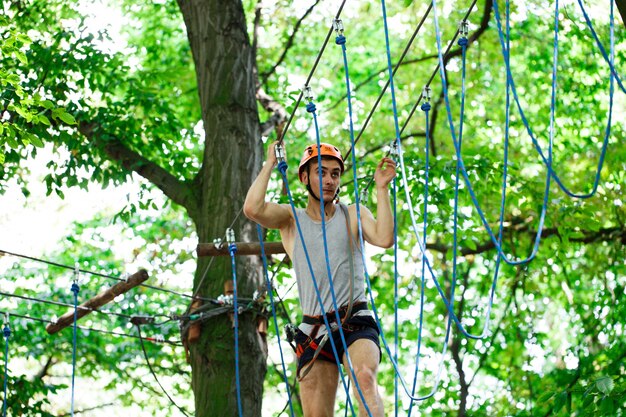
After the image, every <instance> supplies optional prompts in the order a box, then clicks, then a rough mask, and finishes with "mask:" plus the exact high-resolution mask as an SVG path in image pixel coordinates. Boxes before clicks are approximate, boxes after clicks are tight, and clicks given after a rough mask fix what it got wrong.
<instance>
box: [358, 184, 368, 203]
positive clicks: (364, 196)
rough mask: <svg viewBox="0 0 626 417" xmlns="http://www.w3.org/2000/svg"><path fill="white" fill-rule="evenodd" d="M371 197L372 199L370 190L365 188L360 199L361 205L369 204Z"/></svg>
mask: <svg viewBox="0 0 626 417" xmlns="http://www.w3.org/2000/svg"><path fill="white" fill-rule="evenodd" d="M369 197H370V193H369V189H368V188H367V187H364V188H363V189H361V195H360V197H359V201H360V203H361V204H367V202H368V200H369Z"/></svg>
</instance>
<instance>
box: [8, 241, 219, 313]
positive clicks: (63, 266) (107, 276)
mask: <svg viewBox="0 0 626 417" xmlns="http://www.w3.org/2000/svg"><path fill="white" fill-rule="evenodd" d="M3 253H4V254H6V255H11V256H15V257H18V258H23V259H28V260H31V261H36V262H41V263H44V264H46V265H51V266H56V267H59V268H63V269H68V270H71V271H74V270H75V269H76V268H75V267H73V266H69V265H64V264H60V263H58V262H53V261H48V260H45V259H41V258H36V257H34V256H29V255H22V254H19V253H15V252H9V251H6V250H4V249H0V254H3ZM78 272H80V273H81V274H89V275H93V276H96V277H100V278H108V279H112V280H115V281H119V282H126V279H124V278H120V277H116V276H113V275H107V274H103V273H100V272H94V271H90V270H87V269H80V268H79V269H78ZM138 286H140V287H144V288H149V289H151V290H155V291H161V292H166V293H170V294H174V295H177V296H180V297H185V298H194V297H193V296H192V295H189V294H183V293H180V292H177V291H174V290H169V289H167V288H162V287H155V286H153V285H148V284H139V285H138ZM195 298H199V299H201V300H204V301H213V300H211V299H209V298H203V297H195Z"/></svg>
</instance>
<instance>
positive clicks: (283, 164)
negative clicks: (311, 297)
mask: <svg viewBox="0 0 626 417" xmlns="http://www.w3.org/2000/svg"><path fill="white" fill-rule="evenodd" d="M277 169H278V171H279V172H280V174H281V176H282V179H283V183H284V184H285V189H286V191H287V198H288V200H289V204H290V206H291V210H292V212H293V216H294V220H295V223H296V229H297V230H298V237H299V238H300V243H301V245H302V249H303V251H304V257H305V260H306V263H307V267H308V269H309V273H310V274H311V278H312V281H313V288H314V289H315V295H316V297H317V302H318V304H319V306H320V309H321V313H322V319H323V320H324V325H325V326H326V332H327V333H328V335H329V342H330V346H331V348H332V351H333V355H334V358H335V361H336V363H337V368H338V370H339V376H340V377H341V383H342V385H343V387H344V390H346V392H349V391H348V389H347V385H346V380H345V378H344V374H343V371H342V370H341V360H340V359H339V354H338V353H337V348H336V346H335V341H334V340H333V338H332V337H330V335H332V328H331V326H330V323H329V321H328V317H327V316H326V310H325V308H324V303H323V301H322V296H321V294H320V290H319V286H318V284H317V279H316V278H315V273H314V272H313V266H312V264H311V259H310V257H309V253H308V251H307V250H306V242H305V241H304V235H303V233H302V228H301V226H300V220H299V219H298V213H297V211H296V206H295V204H294V201H293V196H292V194H291V189H290V188H289V181H288V180H287V163H286V162H285V161H281V162H280V163H279V164H278V166H277ZM339 329H340V331H341V327H340V328H339ZM347 397H348V404H349V405H350V409H351V410H352V415H353V416H354V415H355V412H354V407H353V405H352V402H351V400H350V395H347Z"/></svg>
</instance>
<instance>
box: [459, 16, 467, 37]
mask: <svg viewBox="0 0 626 417" xmlns="http://www.w3.org/2000/svg"><path fill="white" fill-rule="evenodd" d="M459 35H460V36H461V38H467V35H469V22H468V21H467V20H461V22H460V23H459Z"/></svg>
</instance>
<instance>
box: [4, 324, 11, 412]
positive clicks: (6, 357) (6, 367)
mask: <svg viewBox="0 0 626 417" xmlns="http://www.w3.org/2000/svg"><path fill="white" fill-rule="evenodd" d="M2 334H3V335H4V340H5V346H4V398H3V399H2V417H7V405H8V402H9V399H8V397H7V387H8V380H9V337H11V328H10V327H9V323H8V321H7V322H6V323H5V324H4V328H3V329H2Z"/></svg>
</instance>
